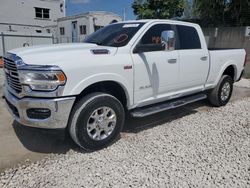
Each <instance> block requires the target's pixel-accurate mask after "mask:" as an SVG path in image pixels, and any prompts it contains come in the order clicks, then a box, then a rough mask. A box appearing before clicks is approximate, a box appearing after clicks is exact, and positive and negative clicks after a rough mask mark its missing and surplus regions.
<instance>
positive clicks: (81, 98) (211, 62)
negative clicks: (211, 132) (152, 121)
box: [4, 20, 246, 150]
mask: <svg viewBox="0 0 250 188" xmlns="http://www.w3.org/2000/svg"><path fill="white" fill-rule="evenodd" d="M245 60H246V52H245V50H243V49H208V48H207V44H206V41H205V37H204V35H203V33H202V30H201V28H200V26H199V25H197V24H193V23H187V22H180V21H173V20H137V21H125V22H119V23H114V24H111V25H108V26H106V27H104V28H102V29H100V30H98V31H97V32H95V33H93V34H91V35H90V36H88V37H87V38H86V39H85V40H84V42H83V43H78V44H55V45H42V46H34V47H27V48H20V49H14V50H11V51H9V52H8V53H7V54H6V56H5V57H4V70H5V77H6V79H5V86H4V98H5V100H6V103H7V107H8V109H9V111H10V113H11V114H12V115H13V116H14V118H15V120H16V121H18V122H20V123H21V124H23V125H26V126H31V127H37V128H45V129H65V130H67V131H68V132H69V133H70V136H71V137H72V139H73V140H74V141H75V143H76V144H78V145H79V146H80V147H82V148H84V149H86V150H97V149H101V148H103V147H106V146H107V145H109V144H110V143H112V142H113V141H114V140H116V138H117V136H118V135H119V134H120V131H121V130H122V128H123V125H124V120H125V114H130V115H132V116H133V117H136V118H141V117H145V116H149V115H152V114H155V113H158V112H162V111H165V110H169V109H172V108H176V107H179V106H182V105H186V104H188V103H191V102H195V101H198V100H203V99H206V98H207V99H208V100H209V101H210V103H211V104H212V105H214V106H216V107H220V106H224V105H226V104H227V103H228V101H229V100H230V97H231V94H232V91H233V83H234V82H236V81H238V80H239V79H240V78H241V76H242V74H243V71H244V66H245V62H246V61H245ZM166 113H168V112H167V111H166Z"/></svg>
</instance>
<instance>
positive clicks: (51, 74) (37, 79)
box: [18, 70, 66, 91]
mask: <svg viewBox="0 0 250 188" xmlns="http://www.w3.org/2000/svg"><path fill="white" fill-rule="evenodd" d="M18 73H19V77H20V82H21V83H22V84H23V85H28V86H29V87H30V88H31V89H32V90H34V91H53V90H55V89H57V87H58V86H61V85H64V84H65V83H66V76H65V75H64V73H63V72H62V71H46V70H44V71H33V70H19V72H18Z"/></svg>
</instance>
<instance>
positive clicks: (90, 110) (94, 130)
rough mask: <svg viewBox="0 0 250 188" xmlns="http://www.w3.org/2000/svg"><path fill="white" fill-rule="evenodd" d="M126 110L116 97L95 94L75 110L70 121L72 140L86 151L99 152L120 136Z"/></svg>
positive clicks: (76, 106)
mask: <svg viewBox="0 0 250 188" xmlns="http://www.w3.org/2000/svg"><path fill="white" fill-rule="evenodd" d="M124 114H125V113H124V108H123V106H122V104H121V103H120V101H119V100H118V99H116V98H115V97H114V96H112V95H109V94H106V93H93V94H90V95H88V96H86V97H84V98H83V99H81V100H80V101H79V102H78V103H77V104H76V105H75V107H74V108H73V111H72V114H71V118H70V121H69V132H70V135H71V138H72V139H73V140H74V141H75V143H76V144H77V145H79V146H80V147H82V148H83V149H85V150H98V149H102V148H104V147H106V146H108V145H109V144H111V143H112V142H113V141H114V140H116V138H117V137H118V136H119V133H120V131H121V130H122V128H123V124H124V119H125V117H124V116H125V115H124Z"/></svg>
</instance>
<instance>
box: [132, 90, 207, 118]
mask: <svg viewBox="0 0 250 188" xmlns="http://www.w3.org/2000/svg"><path fill="white" fill-rule="evenodd" d="M206 98H207V95H206V94H197V95H192V96H189V97H183V98H180V99H176V100H172V101H167V102H165V103H158V104H155V105H153V106H152V105H151V106H149V107H144V108H138V109H135V110H134V111H132V112H131V115H132V116H133V117H138V118H141V117H145V116H149V115H152V114H156V113H158V112H162V111H165V110H170V109H173V108H177V107H180V106H184V105H186V104H189V103H193V102H196V101H200V100H203V99H206Z"/></svg>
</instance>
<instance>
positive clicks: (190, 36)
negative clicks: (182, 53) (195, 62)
mask: <svg viewBox="0 0 250 188" xmlns="http://www.w3.org/2000/svg"><path fill="white" fill-rule="evenodd" d="M176 27H177V31H178V35H179V43H180V50H187V49H201V42H200V38H199V35H198V33H197V31H196V29H195V28H194V27H189V26H182V25H177V26H176Z"/></svg>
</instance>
